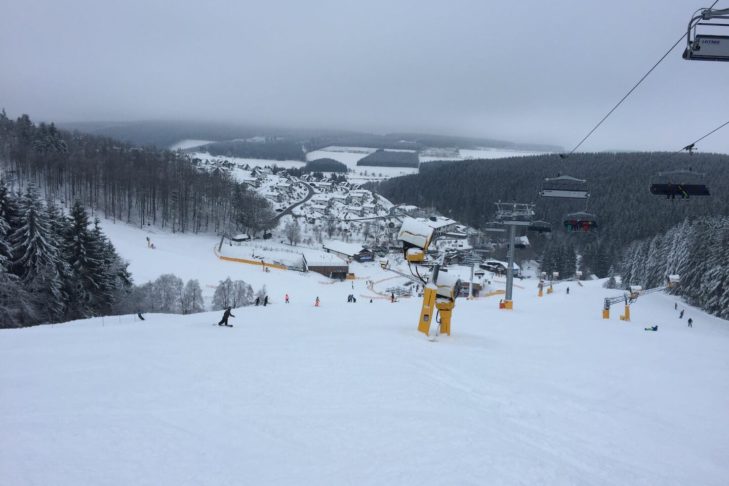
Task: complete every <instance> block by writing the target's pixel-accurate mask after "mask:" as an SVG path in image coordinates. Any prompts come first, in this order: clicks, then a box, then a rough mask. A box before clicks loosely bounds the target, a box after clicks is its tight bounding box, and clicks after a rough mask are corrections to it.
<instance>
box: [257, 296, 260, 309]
mask: <svg viewBox="0 0 729 486" xmlns="http://www.w3.org/2000/svg"><path fill="white" fill-rule="evenodd" d="M260 303H261V298H260V297H256V307H258V305H259V304H260Z"/></svg>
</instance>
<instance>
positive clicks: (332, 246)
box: [323, 240, 363, 256]
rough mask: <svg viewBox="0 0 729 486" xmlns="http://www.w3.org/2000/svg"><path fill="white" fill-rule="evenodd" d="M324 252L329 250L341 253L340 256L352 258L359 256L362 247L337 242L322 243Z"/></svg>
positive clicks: (356, 244)
mask: <svg viewBox="0 0 729 486" xmlns="http://www.w3.org/2000/svg"><path fill="white" fill-rule="evenodd" d="M323 248H324V250H325V251H326V250H331V251H333V252H335V253H341V254H342V255H347V256H354V255H357V254H359V253H360V252H361V251H362V249H363V247H362V245H360V244H358V243H346V242H344V241H339V240H330V241H327V242H326V243H324V245H323Z"/></svg>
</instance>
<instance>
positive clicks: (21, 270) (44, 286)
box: [10, 186, 66, 322]
mask: <svg viewBox="0 0 729 486" xmlns="http://www.w3.org/2000/svg"><path fill="white" fill-rule="evenodd" d="M19 209H20V220H21V223H22V224H21V226H20V227H18V228H17V229H16V230H15V231H14V232H13V234H12V235H10V243H11V245H12V253H13V261H12V264H11V267H10V268H11V270H12V271H13V273H15V274H16V275H17V276H18V277H19V278H20V282H21V284H22V285H23V287H24V289H25V290H26V291H28V292H29V293H30V294H31V295H32V297H33V301H34V303H35V304H36V309H37V310H38V313H37V314H38V317H39V319H41V320H42V321H48V322H57V321H59V320H60V319H61V318H62V317H63V316H64V314H65V307H66V305H65V302H66V296H65V295H64V293H63V277H62V275H61V274H60V272H59V268H61V267H62V264H61V262H60V260H61V259H62V256H61V251H60V246H59V242H58V241H56V240H55V238H54V235H53V234H52V233H51V230H50V227H49V223H48V219H47V214H46V211H45V208H44V207H43V204H42V203H41V201H40V198H39V197H38V194H37V193H36V191H35V188H34V187H33V186H28V189H27V190H26V192H25V194H24V195H23V197H22V198H21V200H20V205H19Z"/></svg>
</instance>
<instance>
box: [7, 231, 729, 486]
mask: <svg viewBox="0 0 729 486" xmlns="http://www.w3.org/2000/svg"><path fill="white" fill-rule="evenodd" d="M107 231H108V233H109V234H111V235H112V237H113V238H115V240H114V241H115V243H116V244H117V245H118V246H119V249H120V252H121V253H122V255H124V256H125V257H127V258H130V259H131V258H132V257H135V255H136V257H135V258H136V259H137V260H140V261H141V262H142V263H141V264H135V263H133V264H132V270H133V271H134V270H136V269H137V268H136V267H138V266H143V265H144V264H147V265H148V266H150V267H151V264H148V263H146V260H144V258H146V257H147V256H148V255H151V254H154V253H153V252H154V251H161V250H165V251H166V252H167V256H165V257H164V258H163V257H161V256H159V253H156V254H154V255H155V256H156V257H157V260H156V266H155V267H154V268H156V269H157V270H164V268H163V267H164V266H166V265H170V266H172V267H173V268H168V269H166V270H165V271H168V272H174V273H178V274H179V275H180V276H184V278H189V277H191V276H194V275H189V276H188V275H184V272H189V273H195V272H196V271H197V270H196V269H197V268H198V267H197V266H198V265H199V266H200V268H203V267H205V266H206V265H207V266H208V269H207V270H204V271H206V272H208V273H206V274H205V278H207V279H208V280H210V281H214V279H217V278H219V275H222V274H226V273H229V274H231V276H232V277H233V278H241V279H243V280H246V281H249V282H251V283H252V284H253V285H254V287H255V288H257V287H260V285H262V284H264V283H265V284H266V285H267V288H268V290H269V293H270V295H271V300H272V302H273V304H272V305H270V306H268V307H266V308H263V307H247V308H242V309H237V310H234V312H233V313H234V314H235V316H236V317H235V318H231V323H233V324H234V325H235V326H236V327H233V328H220V327H218V326H213V323H214V322H217V320H218V319H219V318H220V314H221V313H218V312H215V313H205V314H197V315H190V316H174V315H153V314H150V315H147V316H146V317H147V320H146V321H144V322H140V321H137V320H135V319H134V318H133V317H132V316H122V317H113V318H105V319H101V318H95V319H88V320H84V321H79V322H74V323H69V324H63V325H54V326H40V327H34V328H26V329H19V330H3V331H0V431H1V432H0V449H1V450H2V451H3V453H2V454H0V483H1V484H7V485H51V484H52V485H80V484H93V485H130V484H134V485H155V486H157V485H198V484H205V485H207V484H210V485H242V484H256V485H258V484H275V485H289V484H296V485H299V484H317V485H320V484H332V485H340V484H377V485H381V484H413V485H423V484H426V485H430V484H432V485H442V484H453V485H463V484H473V485H484V484H488V485H501V484H505V485H535V484H556V485H587V484H589V485H616V484H619V485H726V484H729V461H727V457H729V414H728V413H727V410H729V358H728V356H729V352H728V351H729V326H728V324H729V323H727V322H726V321H721V320H718V319H715V318H712V317H710V316H707V315H705V314H703V313H702V312H700V311H697V310H695V309H693V308H690V307H687V306H683V305H682V304H681V303H679V310H680V309H681V308H684V307H685V308H686V309H687V310H686V314H685V316H684V319H683V320H679V319H678V316H677V312H676V311H674V308H673V307H674V302H676V300H675V299H674V298H673V297H670V296H667V295H661V294H656V295H651V296H646V297H644V298H640V299H639V300H638V302H637V303H636V304H634V305H633V307H632V319H633V321H632V322H630V323H625V322H621V321H619V320H618V318H617V316H618V314H620V311H621V309H620V308H619V307H615V308H613V309H612V314H613V318H612V319H611V320H603V319H601V318H600V311H601V307H602V299H603V298H604V297H605V296H606V295H614V294H617V293H618V292H617V291H608V290H605V289H603V288H601V287H600V283H599V282H587V283H585V286H584V287H580V286H578V285H576V284H573V285H570V295H566V293H565V288H564V285H563V284H561V285H558V286H556V287H555V293H554V294H552V295H545V296H544V297H542V298H538V297H536V293H537V292H536V281H534V280H523V281H517V284H519V285H520V286H521V287H523V288H516V289H515V295H514V301H515V308H514V310H513V311H511V312H509V311H499V310H498V309H497V307H498V305H497V304H498V300H497V299H498V297H492V298H486V299H480V300H476V301H465V300H461V301H459V302H458V303H457V305H456V309H455V311H454V317H453V336H451V337H448V336H441V337H440V338H439V340H438V342H435V343H433V342H429V341H428V340H427V339H426V338H425V337H424V336H423V335H422V334H419V333H417V332H416V331H415V328H416V325H417V318H418V313H419V307H420V302H419V300H418V299H410V300H407V299H403V300H401V301H400V302H397V303H394V304H391V303H389V302H387V301H386V300H385V299H374V301H373V303H369V299H366V298H364V297H363V295H367V294H368V291H367V289H366V287H365V283H364V281H363V280H357V281H356V282H355V288H354V290H353V289H352V284H351V283H350V282H342V283H332V284H330V283H326V282H325V281H326V279H325V278H324V277H321V276H318V275H307V276H303V275H299V274H294V273H289V272H281V271H279V272H277V271H271V272H268V273H266V272H262V271H260V269H257V268H255V267H252V266H246V265H242V264H235V263H225V262H215V261H214V260H212V258H213V257H212V252H211V250H209V248H206V249H205V251H203V250H199V253H198V250H193V249H192V248H194V247H195V246H196V245H197V244H198V243H204V245H200V246H201V247H202V246H206V247H207V246H208V243H209V242H211V241H212V240H211V239H210V238H207V239H206V238H205V237H193V236H188V237H180V238H175V237H173V236H172V235H168V236H165V237H164V238H163V237H162V235H157V236H156V237H153V240H155V241H157V242H158V250H147V249H146V247H145V243H144V237H143V235H144V233H142V232H141V231H136V232H134V231H126V233H128V234H129V235H131V236H139V237H140V241H139V242H138V246H139V248H141V250H138V251H137V250H134V249H133V250H131V253H130V249H129V248H135V247H132V246H125V244H122V243H121V239H120V235H121V234H123V233H125V231H121V230H119V229H118V228H117V230H116V231H114V230H111V231H110V230H107ZM116 233H119V234H116ZM131 236H130V240H129V241H130V242H131V241H136V239H132V238H131ZM175 241H177V242H178V243H177V244H175ZM196 242H197V243H196ZM129 244H131V243H129ZM210 246H212V245H210ZM175 255H176V256H175ZM206 255H209V256H206ZM193 260H194V261H193ZM163 262H167V263H164V264H163ZM355 271H356V272H357V273H358V275H360V276H361V277H363V278H367V277H369V278H370V279H374V280H375V281H376V282H377V284H376V288H384V287H385V286H388V285H391V282H392V283H394V282H395V281H396V280H397V279H394V280H392V281H381V279H384V278H387V277H388V275H387V274H386V273H384V272H383V271H382V270H380V269H379V268H378V267H377V266H376V265H371V266H361V267H357V268H356V269H355ZM148 273H149V274H150V275H149V276H150V277H153V275H152V273H153V270H152V269H151V268H150V269H148ZM163 273H164V272H163ZM223 276H224V275H223ZM220 278H222V277H220ZM201 280H202V278H201ZM206 282H207V281H206ZM201 283H202V281H201ZM284 293H288V294H289V295H290V297H291V303H290V304H284V303H283V295H284ZM350 293H354V294H355V295H356V296H357V298H358V302H357V303H356V304H348V303H347V302H346V300H347V299H346V297H347V295H348V294H350ZM316 296H319V297H320V299H321V302H322V304H321V307H314V305H313V300H314V298H315V297H316ZM688 317H693V319H694V327H693V329H688V328H687V327H686V319H687V318H688ZM653 324H658V325H659V330H658V332H645V331H643V328H644V327H646V326H648V325H653Z"/></svg>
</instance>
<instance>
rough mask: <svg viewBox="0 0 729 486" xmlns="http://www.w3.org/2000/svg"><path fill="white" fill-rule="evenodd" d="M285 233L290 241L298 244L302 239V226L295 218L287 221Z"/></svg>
mask: <svg viewBox="0 0 729 486" xmlns="http://www.w3.org/2000/svg"><path fill="white" fill-rule="evenodd" d="M284 234H285V235H286V239H288V240H289V243H291V244H292V245H296V244H297V243H298V242H299V241H301V226H299V222H298V221H296V220H295V219H294V220H292V221H289V222H288V223H286V226H284Z"/></svg>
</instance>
